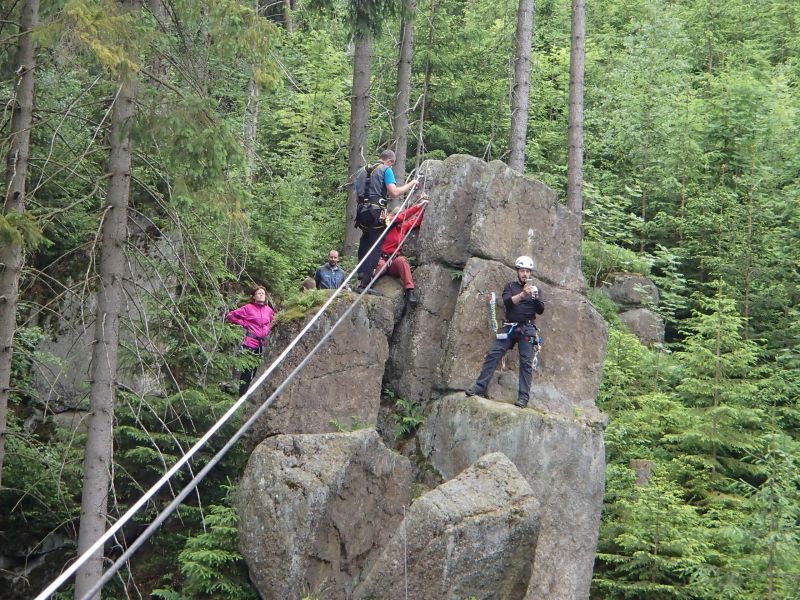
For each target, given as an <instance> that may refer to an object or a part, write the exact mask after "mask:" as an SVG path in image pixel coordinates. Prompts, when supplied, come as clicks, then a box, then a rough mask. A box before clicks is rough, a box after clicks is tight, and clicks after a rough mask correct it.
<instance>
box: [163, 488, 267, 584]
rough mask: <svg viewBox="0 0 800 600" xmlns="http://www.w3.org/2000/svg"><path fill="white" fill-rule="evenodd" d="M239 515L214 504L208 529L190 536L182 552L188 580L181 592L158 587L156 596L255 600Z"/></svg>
mask: <svg viewBox="0 0 800 600" xmlns="http://www.w3.org/2000/svg"><path fill="white" fill-rule="evenodd" d="M238 524H239V518H238V516H237V514H236V511H235V510H234V509H233V508H231V507H229V506H223V505H219V504H215V505H211V506H209V507H208V510H207V512H206V515H205V519H204V527H205V531H202V532H200V533H197V534H195V535H193V536H190V537H189V539H187V540H186V544H185V545H184V548H183V550H182V551H181V553H180V554H179V555H178V562H179V564H180V569H181V573H182V574H183V576H184V583H183V586H182V589H181V590H180V591H176V590H174V589H168V588H167V589H158V590H154V591H153V596H154V597H156V598H161V599H162V600H188V599H190V598H209V599H210V598H219V599H220V600H222V599H225V600H255V598H257V597H258V596H257V595H256V593H255V591H254V590H253V588H252V586H251V585H250V582H249V580H248V577H247V569H246V567H245V564H244V559H243V557H242V555H241V554H240V553H239V549H238V543H239V530H238Z"/></svg>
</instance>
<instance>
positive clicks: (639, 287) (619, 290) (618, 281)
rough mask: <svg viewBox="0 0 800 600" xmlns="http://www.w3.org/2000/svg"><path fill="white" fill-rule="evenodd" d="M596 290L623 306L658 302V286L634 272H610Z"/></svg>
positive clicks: (649, 304) (646, 304) (647, 304)
mask: <svg viewBox="0 0 800 600" xmlns="http://www.w3.org/2000/svg"><path fill="white" fill-rule="evenodd" d="M597 290H598V291H599V292H601V293H603V294H605V295H606V296H608V297H609V298H611V299H612V300H613V301H614V302H616V303H617V304H621V305H623V306H628V307H630V306H651V305H656V304H658V288H657V287H656V284H655V283H653V282H652V281H651V280H650V279H648V278H647V277H644V276H642V275H636V274H634V273H611V274H610V275H608V276H607V277H606V279H605V281H604V282H603V285H602V287H599V288H597Z"/></svg>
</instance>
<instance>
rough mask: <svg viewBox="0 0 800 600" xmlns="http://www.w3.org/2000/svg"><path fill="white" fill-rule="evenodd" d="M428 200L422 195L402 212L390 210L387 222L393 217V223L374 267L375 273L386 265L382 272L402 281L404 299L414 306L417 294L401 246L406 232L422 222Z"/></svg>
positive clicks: (397, 209)
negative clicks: (419, 199) (416, 202)
mask: <svg viewBox="0 0 800 600" xmlns="http://www.w3.org/2000/svg"><path fill="white" fill-rule="evenodd" d="M428 202H429V200H428V199H427V196H424V195H423V197H422V201H421V202H419V203H418V204H414V205H413V206H411V207H410V208H407V209H406V210H404V211H402V212H400V209H399V208H396V209H394V210H393V211H392V213H391V215H389V217H387V219H386V222H387V223H390V222H391V220H392V218H394V223H393V225H392V226H391V228H390V229H389V233H387V234H386V238H385V239H384V241H383V246H382V247H381V258H380V260H379V261H378V266H377V267H376V268H375V273H376V274H381V272H382V270H383V268H384V265H386V270H385V271H383V272H384V273H388V274H389V275H391V276H392V277H398V278H399V279H400V281H402V282H403V289H404V290H405V295H406V301H407V302H408V303H409V304H410V305H411V306H416V304H417V295H416V294H415V293H414V278H413V277H412V275H411V265H409V264H408V259H407V258H406V257H405V256H403V249H402V247H401V246H402V244H403V240H404V239H405V237H406V235H407V234H408V232H409V231H411V230H412V229H415V228H419V226H420V225H421V224H422V217H423V214H424V210H425V206H426V205H427V204H428ZM395 215H396V217H395ZM398 248H400V249H399V250H398V251H397V254H395V256H394V257H393V258H391V260H390V257H391V256H392V254H393V253H394V251H395V250H397V249H398ZM387 261H388V264H387Z"/></svg>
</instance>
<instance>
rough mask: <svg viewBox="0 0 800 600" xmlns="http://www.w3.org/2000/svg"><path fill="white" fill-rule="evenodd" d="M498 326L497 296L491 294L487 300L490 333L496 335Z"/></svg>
mask: <svg viewBox="0 0 800 600" xmlns="http://www.w3.org/2000/svg"><path fill="white" fill-rule="evenodd" d="M498 327H499V325H498V323H497V294H495V293H494V292H492V293H491V294H490V299H489V329H491V330H492V333H497V329H498Z"/></svg>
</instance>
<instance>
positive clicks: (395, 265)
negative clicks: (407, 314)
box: [375, 255, 414, 290]
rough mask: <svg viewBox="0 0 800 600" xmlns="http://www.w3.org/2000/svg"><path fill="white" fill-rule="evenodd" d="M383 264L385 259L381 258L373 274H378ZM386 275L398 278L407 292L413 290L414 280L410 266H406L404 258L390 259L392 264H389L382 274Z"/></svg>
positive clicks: (406, 262)
mask: <svg viewBox="0 0 800 600" xmlns="http://www.w3.org/2000/svg"><path fill="white" fill-rule="evenodd" d="M385 264H386V259H384V258H383V257H381V259H380V260H379V261H378V266H377V268H376V269H375V273H376V274H377V273H380V272H381V269H382V268H383V265H385ZM387 273H388V274H389V275H391V276H392V277H399V278H400V281H402V282H403V288H405V289H407V290H413V289H414V278H413V277H411V265H409V264H408V260H407V259H406V257H405V256H403V255H399V256H395V257H394V258H393V259H392V262H390V263H389V267H388V268H387V269H386V271H385V272H384V275H385V274H387Z"/></svg>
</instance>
